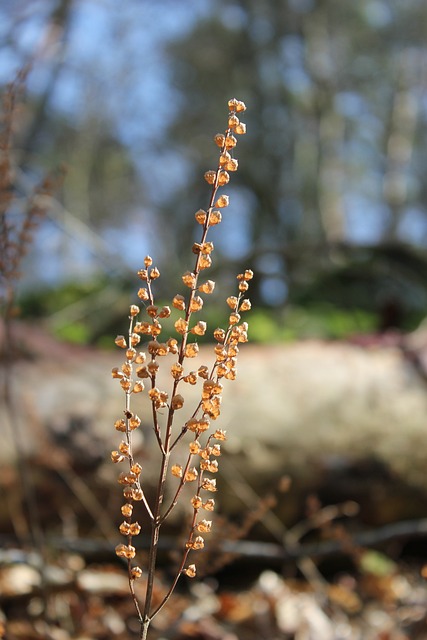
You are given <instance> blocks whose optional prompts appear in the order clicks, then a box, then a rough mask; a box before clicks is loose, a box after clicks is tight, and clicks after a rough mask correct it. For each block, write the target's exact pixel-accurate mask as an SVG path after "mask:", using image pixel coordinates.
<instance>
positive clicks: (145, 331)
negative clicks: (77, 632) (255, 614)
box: [111, 99, 253, 639]
mask: <svg viewBox="0 0 427 640" xmlns="http://www.w3.org/2000/svg"><path fill="white" fill-rule="evenodd" d="M228 107H229V115H228V127H227V129H226V131H225V133H224V134H217V135H216V136H215V143H216V144H217V146H218V147H219V149H220V154H219V162H218V167H217V169H216V170H214V171H207V172H206V173H205V180H206V181H207V183H208V184H210V185H211V186H212V189H211V194H210V199H209V204H208V207H207V209H206V210H202V209H201V210H199V211H197V213H196V214H195V218H196V221H197V223H198V224H199V225H200V226H201V238H200V241H199V242H196V243H194V244H193V247H192V251H193V253H194V254H195V264H194V267H193V270H192V271H186V272H185V273H184V274H183V276H182V282H183V285H184V286H185V287H186V289H185V291H186V292H187V293H186V294H184V295H182V294H176V295H175V296H174V298H173V300H172V307H173V308H174V309H175V310H178V311H179V312H180V313H179V317H178V318H177V319H176V320H175V321H174V320H173V318H172V314H173V313H176V312H173V311H172V310H171V308H170V307H169V306H158V305H157V304H156V301H155V292H154V289H155V281H156V280H157V278H159V276H160V273H159V270H158V269H157V268H156V267H155V266H153V261H152V258H151V257H149V256H147V257H146V258H145V260H144V268H142V269H141V270H140V271H139V272H138V276H139V278H140V279H141V280H142V281H143V283H144V285H143V286H142V287H141V288H140V289H139V291H138V297H139V299H140V301H141V303H142V305H143V309H142V311H141V309H140V307H139V306H138V305H131V307H130V313H129V331H128V335H127V336H126V337H125V336H117V338H116V340H115V342H116V344H117V345H118V346H119V347H121V348H122V349H123V350H124V351H125V361H124V363H123V364H122V366H121V367H120V368H118V367H117V368H114V369H113V372H112V375H113V378H116V379H118V381H119V383H120V385H121V387H122V389H123V391H124V394H125V408H124V417H123V418H120V419H119V420H117V421H116V423H115V428H116V429H117V431H119V432H121V433H122V434H123V440H122V441H121V443H120V445H119V448H118V450H117V451H113V452H112V454H111V458H112V460H113V462H115V463H124V464H126V470H125V471H122V472H121V473H120V475H119V479H118V481H119V483H120V484H121V485H122V486H123V496H124V504H123V505H122V507H121V512H122V515H123V517H124V520H123V522H122V523H121V525H120V527H119V529H120V533H121V534H122V535H123V536H125V538H126V543H125V544H119V545H118V546H117V547H116V554H117V555H118V556H119V557H120V558H124V559H125V561H126V562H127V566H128V573H129V586H130V592H131V595H132V598H133V601H134V604H135V607H136V611H137V614H138V617H139V621H140V625H141V631H140V638H142V639H145V638H146V637H147V632H148V628H149V625H150V623H151V621H152V620H153V618H154V617H155V616H156V615H157V614H158V613H159V611H160V610H161V609H162V608H163V607H164V605H165V604H166V603H167V601H168V600H169V598H170V596H171V595H172V592H173V591H174V589H175V587H176V585H177V583H178V580H179V578H180V576H181V575H182V574H185V575H186V576H188V577H189V578H194V577H195V575H196V565H195V564H194V563H190V564H188V562H189V556H190V554H191V553H192V552H193V551H198V550H200V549H203V547H204V545H205V539H204V536H205V535H207V534H209V533H210V531H211V528H212V521H211V520H210V519H207V517H209V516H208V515H207V517H205V516H204V514H211V513H212V512H213V511H214V509H215V501H214V499H213V497H211V496H212V495H213V494H214V493H215V492H216V491H217V487H216V479H215V478H214V477H212V476H213V475H215V473H216V472H217V471H218V458H219V456H220V455H221V442H222V441H224V440H225V439H226V433H225V431H223V430H221V429H213V428H211V422H212V421H215V420H216V419H217V418H218V417H219V415H220V409H221V400H222V391H223V381H224V380H234V379H235V378H236V359H237V355H238V352H239V345H240V344H241V343H244V342H247V339H248V338H247V323H246V322H242V321H241V314H242V313H243V312H245V311H248V310H249V309H250V308H251V304H250V301H249V299H247V298H245V295H246V292H247V290H248V287H249V281H250V280H251V279H252V276H253V274H252V271H251V270H246V271H245V272H244V273H241V274H239V275H238V276H237V292H236V295H234V296H230V297H228V298H227V304H228V307H229V309H230V312H229V319H228V325H227V326H226V328H217V329H215V331H214V332H213V337H214V340H215V341H216V345H215V346H214V349H213V357H212V360H213V362H212V363H211V365H210V366H209V365H207V364H202V365H199V366H198V367H197V368H192V367H191V366H188V367H187V363H190V362H191V363H193V361H194V359H195V358H196V357H197V356H198V353H199V345H198V343H197V339H198V337H199V336H203V335H205V333H206V330H207V326H206V322H204V321H203V320H198V319H193V317H194V315H195V314H196V318H197V314H198V313H199V312H200V311H201V310H202V308H203V304H204V297H205V296H209V295H210V294H211V293H212V292H213V290H214V287H215V282H213V281H212V280H208V279H205V278H203V279H202V278H201V274H202V272H205V271H206V270H207V269H209V267H210V266H211V264H212V252H213V249H214V246H213V243H212V242H209V241H208V240H207V236H208V231H209V229H210V228H211V227H213V226H215V225H217V224H219V223H220V222H221V217H222V213H221V209H223V208H225V207H227V206H228V204H229V198H228V196H227V195H225V194H219V190H220V189H221V187H223V186H225V185H226V184H227V183H228V182H229V180H230V172H233V171H236V170H237V167H238V161H237V159H236V158H235V157H234V155H233V152H234V148H235V146H236V144H237V139H236V137H235V136H236V135H238V134H243V133H245V131H246V127H245V124H244V123H243V122H240V119H239V116H240V113H241V112H243V111H244V110H245V109H246V107H245V105H244V103H243V102H241V101H240V100H236V99H232V100H230V101H229V102H228ZM167 318H171V320H170V321H169V322H171V323H172V322H174V324H173V327H172V326H171V329H172V336H170V335H169V334H168V337H166V330H165V329H164V328H163V326H162V325H163V321H164V320H166V319H167ZM142 338H145V339H146V342H145V344H144V348H145V350H146V351H138V350H137V349H138V348H140V347H139V345H140V344H141V339H142ZM168 354H169V355H170V356H174V357H173V363H172V365H170V359H169V358H164V356H167V355H168ZM162 360H163V362H162ZM161 362H162V365H163V367H164V368H166V367H167V368H168V371H169V374H170V385H171V391H170V393H168V392H166V391H164V390H163V389H161V388H159V386H158V384H159V382H158V379H159V378H158V375H159V370H160V367H161ZM145 385H147V387H148V390H147V394H148V398H149V401H150V403H151V418H150V419H151V420H152V426H153V429H154V434H155V442H156V445H157V447H158V451H159V453H160V460H161V462H160V469H159V475H158V483H157V489H156V493H155V498H154V500H153V502H152V504H150V501H149V500H148V498H147V496H146V493H145V491H144V488H143V484H144V483H143V481H142V476H143V473H142V467H141V465H140V464H139V462H137V460H136V459H135V457H134V449H133V445H132V433H133V431H134V430H135V429H138V428H140V426H141V418H140V417H139V416H138V414H137V413H136V411H135V409H134V406H133V405H134V403H135V402H136V399H137V396H138V394H141V393H142V392H144V389H145ZM187 385H199V391H200V393H199V394H198V399H197V401H196V403H195V406H194V407H191V410H190V411H182V409H183V407H184V403H185V395H186V392H185V388H186V386H187ZM187 389H188V387H187ZM184 413H185V414H186V415H187V416H188V417H186V418H183V417H181V416H183V415H184ZM185 440H188V444H187V446H186V447H185V448H184V450H183V446H182V445H183V443H184V442H185ZM178 445H180V446H179V447H178ZM187 447H188V448H187ZM170 485H171V486H170ZM185 485H192V486H193V487H194V491H193V492H192V493H193V497H192V498H191V500H190V503H191V508H192V513H191V511H190V514H191V515H190V522H189V528H188V535H187V539H186V541H185V544H184V547H183V549H182V555H181V560H180V562H179V567H178V570H177V572H176V575H175V577H174V578H173V580H172V582H171V585H170V588H169V590H168V591H167V592H166V593H165V594H164V596H163V598H162V600H161V602H160V603H159V604H156V606H153V590H154V585H155V571H156V560H157V551H158V545H159V535H160V530H161V527H162V525H163V524H164V523H165V521H166V519H167V518H168V517H169V516H170V514H171V512H172V510H173V509H174V508H175V506H176V505H177V503H178V501H179V500H180V498H182V497H183V496H184V495H185V493H184V492H183V489H184V486H185ZM169 486H170V489H169V491H170V492H171V495H170V496H169V494H167V493H166V490H167V487H169ZM140 505H142V506H140ZM138 508H140V509H141V510H142V514H141V517H142V518H143V519H144V520H147V519H148V521H149V522H150V526H151V542H150V548H149V553H148V561H147V566H146V567H145V568H141V567H140V566H138V564H137V562H136V549H135V546H134V544H133V538H134V537H135V536H137V535H138V534H139V533H140V531H141V525H140V524H139V522H138V521H137V520H136V518H135V516H136V511H137V509H138ZM143 575H144V577H146V588H145V596H144V598H143V600H141V602H140V600H139V597H138V595H137V593H136V590H135V581H136V580H137V579H139V578H141V576H143Z"/></svg>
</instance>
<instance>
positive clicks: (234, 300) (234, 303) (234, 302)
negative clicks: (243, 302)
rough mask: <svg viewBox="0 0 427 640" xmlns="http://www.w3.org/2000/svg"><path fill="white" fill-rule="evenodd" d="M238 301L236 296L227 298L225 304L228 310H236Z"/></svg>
mask: <svg viewBox="0 0 427 640" xmlns="http://www.w3.org/2000/svg"><path fill="white" fill-rule="evenodd" d="M238 302H239V301H238V299H237V298H236V296H229V297H228V298H227V304H228V306H229V307H230V309H233V311H234V310H235V309H237V305H238Z"/></svg>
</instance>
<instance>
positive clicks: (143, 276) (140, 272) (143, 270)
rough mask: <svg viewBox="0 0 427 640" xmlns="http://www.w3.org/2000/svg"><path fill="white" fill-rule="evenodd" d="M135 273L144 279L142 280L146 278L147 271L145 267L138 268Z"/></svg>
mask: <svg viewBox="0 0 427 640" xmlns="http://www.w3.org/2000/svg"><path fill="white" fill-rule="evenodd" d="M137 275H138V277H139V278H140V279H141V280H144V281H147V280H148V271H147V269H140V270H139V271H138V273H137Z"/></svg>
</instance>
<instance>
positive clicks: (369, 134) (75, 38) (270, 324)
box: [0, 0, 427, 342]
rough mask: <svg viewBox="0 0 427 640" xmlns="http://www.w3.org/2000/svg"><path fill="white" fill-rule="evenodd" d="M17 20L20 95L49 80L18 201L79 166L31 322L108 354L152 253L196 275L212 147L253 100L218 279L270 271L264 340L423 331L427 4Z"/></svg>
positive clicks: (10, 58)
mask: <svg viewBox="0 0 427 640" xmlns="http://www.w3.org/2000/svg"><path fill="white" fill-rule="evenodd" d="M0 11H1V36H0V37H1V52H0V81H1V83H2V85H3V86H5V85H6V83H8V82H11V81H12V80H13V79H14V77H15V75H16V73H17V72H18V70H19V69H22V68H23V67H24V66H25V65H30V68H29V72H28V77H27V80H26V95H25V101H24V102H23V104H21V105H20V112H19V123H18V124H17V125H16V126H17V132H16V135H17V139H16V149H15V152H16V155H17V163H18V166H19V167H20V172H19V173H18V174H17V175H16V181H17V183H18V186H19V188H20V190H21V191H24V193H25V190H26V189H27V190H30V189H31V187H32V185H33V184H34V183H35V182H36V181H37V180H38V179H40V176H42V175H43V174H44V173H45V172H47V171H49V170H52V168H54V167H56V166H57V165H60V164H65V165H66V166H67V178H66V180H65V181H64V183H63V189H62V193H61V195H60V197H59V196H58V202H60V205H59V204H58V207H57V208H54V210H53V211H50V212H49V216H48V219H47V220H46V221H45V222H44V223H43V225H41V227H40V228H39V230H38V231H37V234H36V237H35V246H34V251H32V252H31V253H30V254H29V256H28V258H27V261H26V264H25V269H24V278H23V279H22V281H21V287H22V292H23V294H26V295H24V298H23V303H22V304H23V312H24V313H27V312H28V313H38V314H40V315H41V316H45V317H46V318H47V317H48V316H49V317H50V319H49V322H50V324H51V325H52V327H53V328H54V329H55V330H56V331H59V332H60V333H62V334H64V335H66V337H67V338H70V339H75V340H86V341H93V342H94V341H95V342H96V340H99V338H101V337H102V335H103V331H104V327H102V326H99V325H100V323H101V322H106V321H107V319H106V318H105V317H104V311H105V310H106V309H108V310H109V312H110V311H111V300H112V299H115V296H116V293H117V290H122V284H123V280H126V279H127V278H128V277H129V273H130V272H132V271H133V270H134V269H135V268H139V265H140V264H141V258H142V257H143V256H144V255H145V253H146V252H147V251H148V250H150V252H151V253H152V254H153V255H154V256H155V259H156V262H157V263H158V264H159V266H160V267H162V269H163V271H164V272H165V273H166V274H173V273H175V272H176V269H178V270H181V269H182V268H183V266H184V265H185V261H186V259H187V258H188V252H189V249H188V247H186V246H185V242H183V241H182V240H183V239H184V238H186V237H187V236H188V234H190V236H191V235H192V234H193V233H194V224H193V223H194V220H193V212H194V211H196V210H197V209H198V208H200V206H202V204H203V202H204V201H205V200H206V197H207V196H206V189H205V184H204V181H203V178H202V176H203V173H204V171H205V170H206V169H207V168H209V167H210V166H213V163H214V162H215V149H214V147H213V144H212V135H213V134H214V133H215V132H216V131H217V130H218V131H220V130H222V129H223V127H224V108H225V104H226V101H227V99H228V98H229V97H230V96H233V95H236V96H238V97H239V98H240V99H242V100H244V101H245V102H246V103H247V105H248V106H249V110H248V113H247V118H246V119H247V124H248V132H249V134H248V135H247V137H246V138H245V139H244V146H243V144H242V145H241V147H240V148H239V152H240V153H242V154H243V157H242V158H241V163H240V170H239V172H238V174H237V175H236V177H235V179H234V180H233V182H232V185H231V187H230V196H231V197H232V204H233V209H232V212H230V214H229V215H227V216H225V221H224V224H223V226H222V227H221V228H220V230H218V232H217V237H215V245H216V248H217V250H218V253H219V254H220V256H219V257H218V259H217V261H216V265H215V267H216V269H218V270H219V269H220V270H221V272H222V273H227V272H230V271H231V272H233V273H234V271H235V269H236V267H237V269H239V268H240V267H241V266H242V265H244V266H245V265H247V264H250V265H251V266H252V267H253V269H254V271H255V272H256V275H257V279H256V285H255V287H254V289H253V291H252V296H253V297H254V302H255V303H256V304H255V308H256V311H255V314H254V315H253V320H255V322H253V325H254V326H253V327H252V332H253V333H252V339H255V340H271V338H272V337H273V336H272V334H273V333H274V336H275V337H276V338H279V339H283V338H288V337H294V336H297V337H299V336H300V335H307V334H312V333H314V334H318V335H319V334H321V335H324V336H325V337H340V336H341V335H343V334H344V335H345V334H347V333H352V332H356V331H365V330H375V329H378V328H387V327H389V326H395V327H398V328H404V329H406V330H408V329H413V328H414V327H416V326H417V324H418V323H419V322H420V320H421V319H422V317H423V315H424V309H425V304H426V291H425V270H426V265H425V256H424V248H425V242H426V233H427V232H426V230H427V222H426V188H425V185H424V181H423V176H424V173H425V166H426V162H427V151H426V144H425V143H426V127H425V119H426V98H425V84H426V72H425V55H426V50H425V35H426V34H425V31H426V28H427V27H426V15H425V13H426V11H427V9H426V7H425V3H424V2H421V1H416V0H410V1H409V2H404V3H399V2H395V3H392V4H390V3H389V2H382V1H381V0H366V1H365V0H364V1H363V2H359V3H357V6H348V5H347V4H345V5H343V4H342V2H339V1H336V2H334V1H332V0H328V1H323V2H314V1H311V0H302V1H301V2H292V1H291V2H279V1H277V2H274V1H273V0H272V1H268V2H267V1H266V2H254V3H251V2H224V3H222V2H221V1H218V2H217V1H216V2H214V3H212V2H204V0H200V1H198V2H187V3H176V2H167V1H166V2H165V1H162V2H158V3H155V4H153V3H149V2H144V1H141V2H136V1H135V2H133V1H132V0H131V1H129V2H127V3H126V5H125V6H120V7H118V6H116V5H115V3H112V2H108V1H99V2H95V1H93V2H91V1H78V2H73V1H68V0H67V1H65V0H64V2H54V1H52V2H49V1H47V0H40V1H34V2H31V3H27V2H19V1H18V2H8V1H5V2H3V3H2V7H1V8H0ZM230 211H231V210H230ZM130 240H131V241H130ZM163 281H164V282H165V281H166V278H165V279H164V280H163ZM52 291H55V294H53V293H52ZM113 291H114V294H113ZM29 292H32V294H33V297H32V296H31V295H28V294H29ZM84 298H86V301H87V304H85V303H84ZM77 299H78V300H79V306H78V308H77V309H76V308H74V309H73V314H72V315H71V314H66V313H61V311H62V310H64V309H65V308H66V306H67V303H70V302H71V301H72V302H75V301H77ZM117 305H118V306H120V303H119V302H117ZM101 311H102V313H100V312H101ZM79 314H81V315H80V317H79ZM101 318H102V320H101ZM263 319H264V322H263ZM67 320H68V321H69V322H71V320H72V326H70V325H67ZM97 325H98V326H97ZM107 335H108V332H107Z"/></svg>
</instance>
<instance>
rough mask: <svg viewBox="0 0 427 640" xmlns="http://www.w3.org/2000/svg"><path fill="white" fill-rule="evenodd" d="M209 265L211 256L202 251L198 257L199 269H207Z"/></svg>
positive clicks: (210, 264)
mask: <svg viewBox="0 0 427 640" xmlns="http://www.w3.org/2000/svg"><path fill="white" fill-rule="evenodd" d="M211 266H212V258H211V257H210V256H209V255H207V254H205V253H202V254H201V255H200V259H199V269H209V267H211Z"/></svg>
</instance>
